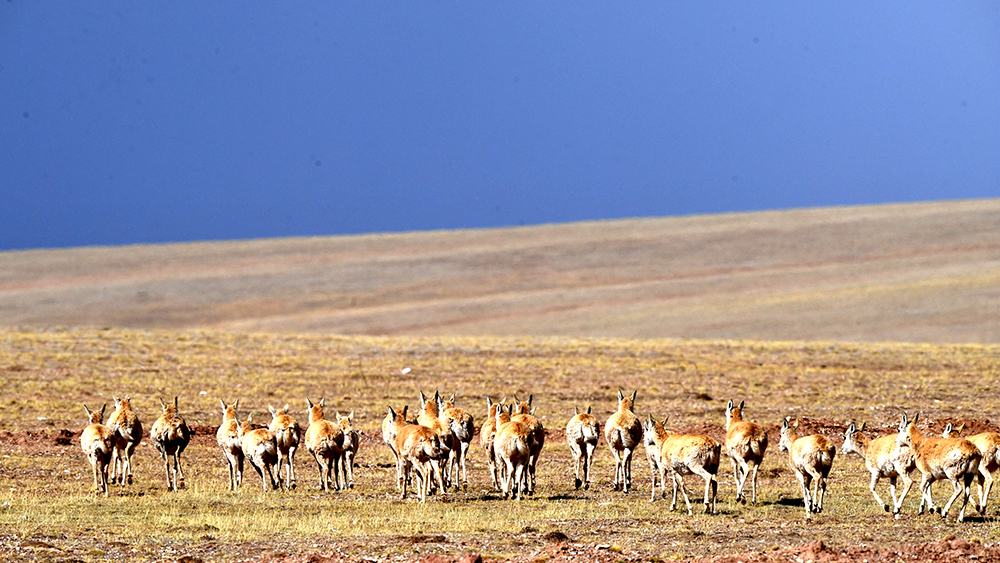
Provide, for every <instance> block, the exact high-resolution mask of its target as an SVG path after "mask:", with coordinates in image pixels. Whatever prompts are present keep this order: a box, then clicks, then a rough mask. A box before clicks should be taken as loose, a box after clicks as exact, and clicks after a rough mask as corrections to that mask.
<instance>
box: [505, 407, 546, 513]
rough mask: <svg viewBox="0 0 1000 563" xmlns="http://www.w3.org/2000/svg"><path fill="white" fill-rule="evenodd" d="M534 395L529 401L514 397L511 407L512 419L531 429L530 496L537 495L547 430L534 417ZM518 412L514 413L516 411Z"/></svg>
mask: <svg viewBox="0 0 1000 563" xmlns="http://www.w3.org/2000/svg"><path fill="white" fill-rule="evenodd" d="M533 398H534V395H528V400H527V401H518V400H517V397H516V396H515V397H514V404H513V405H512V406H511V415H510V419H511V420H512V421H515V422H522V423H524V424H526V425H527V426H528V428H529V429H531V437H532V440H531V456H530V457H529V458H528V494H529V495H533V494H535V469H536V467H537V466H538V456H539V455H540V454H541V453H542V446H544V445H545V428H543V427H542V422H541V421H540V420H538V418H536V417H535V415H534V410H535V409H533V408H532V407H531V401H532V399H533ZM515 410H516V411H517V412H514V411H515Z"/></svg>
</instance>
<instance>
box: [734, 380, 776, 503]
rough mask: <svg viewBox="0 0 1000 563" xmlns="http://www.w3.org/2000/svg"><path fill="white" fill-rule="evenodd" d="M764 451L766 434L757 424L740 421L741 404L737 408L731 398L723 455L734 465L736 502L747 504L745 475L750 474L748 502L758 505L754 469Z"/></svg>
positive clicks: (756, 468)
mask: <svg viewBox="0 0 1000 563" xmlns="http://www.w3.org/2000/svg"><path fill="white" fill-rule="evenodd" d="M765 451H767V432H765V431H764V429H763V428H762V427H761V426H760V425H759V424H756V423H753V422H746V421H744V420H743V401H740V406H736V405H735V404H734V403H733V401H732V400H731V399H730V401H729V404H728V405H726V454H727V455H729V459H730V460H731V461H732V462H733V477H734V479H736V501H737V502H746V489H745V485H746V481H747V476H748V475H750V473H751V472H753V476H752V477H751V478H750V484H751V486H752V487H753V493H752V495H751V497H750V502H751V503H753V504H756V503H757V470H758V469H759V468H760V464H761V462H762V461H763V460H764V452H765Z"/></svg>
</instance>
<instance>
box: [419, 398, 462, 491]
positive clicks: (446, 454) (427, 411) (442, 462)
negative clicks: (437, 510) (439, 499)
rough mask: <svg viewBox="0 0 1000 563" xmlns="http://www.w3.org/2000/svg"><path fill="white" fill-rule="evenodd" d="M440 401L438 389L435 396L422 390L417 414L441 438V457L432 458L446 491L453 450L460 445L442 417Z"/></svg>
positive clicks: (443, 488) (422, 423)
mask: <svg viewBox="0 0 1000 563" xmlns="http://www.w3.org/2000/svg"><path fill="white" fill-rule="evenodd" d="M440 401H441V395H440V394H439V393H438V392H437V391H435V392H434V396H433V397H427V396H426V395H424V392H423V391H421V392H420V412H419V413H418V414H417V424H420V425H422V426H426V427H428V428H430V429H431V430H433V431H434V433H435V434H437V436H438V438H440V439H441V448H442V449H441V457H440V458H437V459H432V460H431V464H432V465H433V466H434V473H435V474H438V475H441V482H442V483H443V485H442V488H441V492H442V493H444V492H446V491H447V490H448V487H449V486H451V481H450V479H451V471H450V470H449V469H450V468H449V466H448V463H449V460H450V459H451V452H452V450H454V449H455V448H457V447H458V446H457V442H458V440H457V439H456V438H455V435H454V434H452V432H451V428H449V427H448V426H447V425H445V423H444V420H442V419H441V413H440V411H439V410H438V404H439V403H440Z"/></svg>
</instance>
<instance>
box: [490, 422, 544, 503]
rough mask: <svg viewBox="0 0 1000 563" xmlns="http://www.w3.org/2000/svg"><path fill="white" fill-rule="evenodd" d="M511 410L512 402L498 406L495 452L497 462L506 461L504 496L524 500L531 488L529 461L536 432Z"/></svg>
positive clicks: (502, 482) (502, 483)
mask: <svg viewBox="0 0 1000 563" xmlns="http://www.w3.org/2000/svg"><path fill="white" fill-rule="evenodd" d="M512 411H513V405H511V406H510V407H504V406H503V405H501V406H500V408H498V409H497V415H496V419H495V424H496V434H495V435H494V437H493V451H494V452H495V453H494V455H495V456H496V459H497V463H498V464H500V463H502V464H503V471H502V472H501V475H500V477H501V489H502V490H503V496H504V498H517V500H521V498H523V496H524V493H525V491H526V489H527V488H528V481H529V477H528V464H529V462H530V461H531V452H532V451H533V449H534V444H533V442H534V434H533V433H532V430H531V427H530V426H528V425H527V424H525V423H524V422H520V421H517V420H512V418H511V416H510V413H511V412H512Z"/></svg>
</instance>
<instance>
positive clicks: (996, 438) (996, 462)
mask: <svg viewBox="0 0 1000 563" xmlns="http://www.w3.org/2000/svg"><path fill="white" fill-rule="evenodd" d="M964 428H965V425H964V424H963V425H961V426H959V427H958V429H957V430H955V431H954V435H953V433H952V431H951V423H949V424H948V427H947V428H946V429H945V431H944V435H943V437H944V438H951V437H958V433H959V432H961V431H962V430H963V429H964ZM966 440H968V441H970V442H972V444H973V445H975V446H976V448H977V449H979V453H980V454H982V456H983V458H982V459H981V460H980V461H979V475H977V476H976V480H977V481H978V483H979V502H978V503H977V504H976V507H975V508H976V510H977V511H979V513H980V514H983V515H985V514H986V499H987V498H989V496H990V491H991V490H992V489H993V472H994V471H996V470H997V469H1000V434H998V433H996V432H983V433H981V434H974V435H972V436H969V437H967V438H966Z"/></svg>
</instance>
